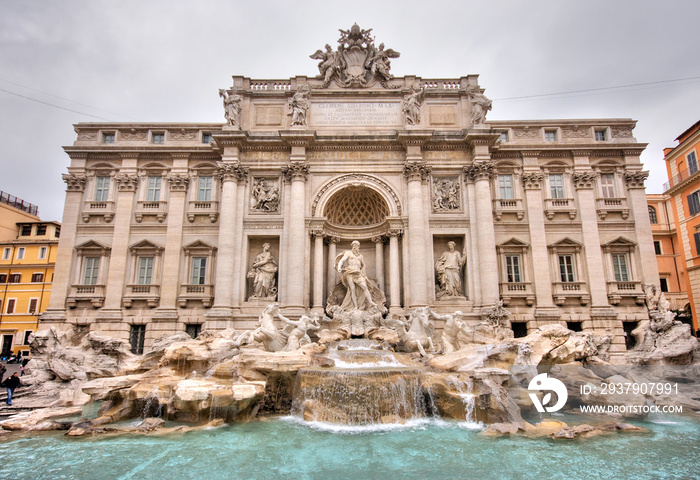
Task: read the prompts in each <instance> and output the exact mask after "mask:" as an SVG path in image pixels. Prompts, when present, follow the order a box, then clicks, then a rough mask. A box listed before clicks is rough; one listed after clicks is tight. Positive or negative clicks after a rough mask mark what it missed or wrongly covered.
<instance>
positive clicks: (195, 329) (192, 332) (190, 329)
mask: <svg viewBox="0 0 700 480" xmlns="http://www.w3.org/2000/svg"><path fill="white" fill-rule="evenodd" d="M201 331H202V324H201V323H188V324H187V325H185V332H187V335H189V336H190V337H192V338H197V337H198V336H199V332H201Z"/></svg>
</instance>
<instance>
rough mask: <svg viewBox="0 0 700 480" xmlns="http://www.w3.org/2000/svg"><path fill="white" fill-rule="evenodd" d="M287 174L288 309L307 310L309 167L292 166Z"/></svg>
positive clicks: (284, 171)
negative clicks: (306, 216) (288, 192)
mask: <svg viewBox="0 0 700 480" xmlns="http://www.w3.org/2000/svg"><path fill="white" fill-rule="evenodd" d="M283 174H284V175H285V177H286V178H287V180H288V181H290V182H291V188H290V190H291V193H290V201H289V203H290V205H289V210H288V211H289V235H288V237H287V238H288V241H287V249H286V252H287V274H286V275H285V278H286V282H285V285H284V288H285V289H286V290H287V294H286V295H285V296H284V297H283V298H285V299H286V303H287V306H288V307H291V308H300V309H301V308H303V307H304V303H305V302H304V279H305V274H304V272H305V266H306V225H305V224H304V213H305V211H306V208H305V207H306V199H305V194H306V177H307V176H308V174H309V165H308V163H306V162H300V161H296V162H291V163H289V164H288V165H287V166H286V167H285V168H284V170H283Z"/></svg>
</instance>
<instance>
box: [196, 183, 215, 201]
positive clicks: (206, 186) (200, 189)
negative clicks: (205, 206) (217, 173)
mask: <svg viewBox="0 0 700 480" xmlns="http://www.w3.org/2000/svg"><path fill="white" fill-rule="evenodd" d="M212 180H213V177H199V180H198V185H197V201H198V202H209V201H211V185H212Z"/></svg>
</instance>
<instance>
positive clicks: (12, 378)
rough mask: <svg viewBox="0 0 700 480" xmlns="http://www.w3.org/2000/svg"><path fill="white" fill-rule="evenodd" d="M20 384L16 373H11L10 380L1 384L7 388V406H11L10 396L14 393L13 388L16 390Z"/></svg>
mask: <svg viewBox="0 0 700 480" xmlns="http://www.w3.org/2000/svg"><path fill="white" fill-rule="evenodd" d="M21 384H22V382H20V380H19V377H18V376H17V372H15V373H13V374H12V376H10V378H8V379H7V380H5V381H4V382H3V386H4V387H5V388H7V404H8V405H12V395H13V394H14V393H15V388H18V387H19V386H20V385H21Z"/></svg>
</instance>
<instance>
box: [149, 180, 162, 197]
mask: <svg viewBox="0 0 700 480" xmlns="http://www.w3.org/2000/svg"><path fill="white" fill-rule="evenodd" d="M160 183H161V177H148V190H147V191H146V200H147V201H149V202H157V201H158V200H160Z"/></svg>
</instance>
